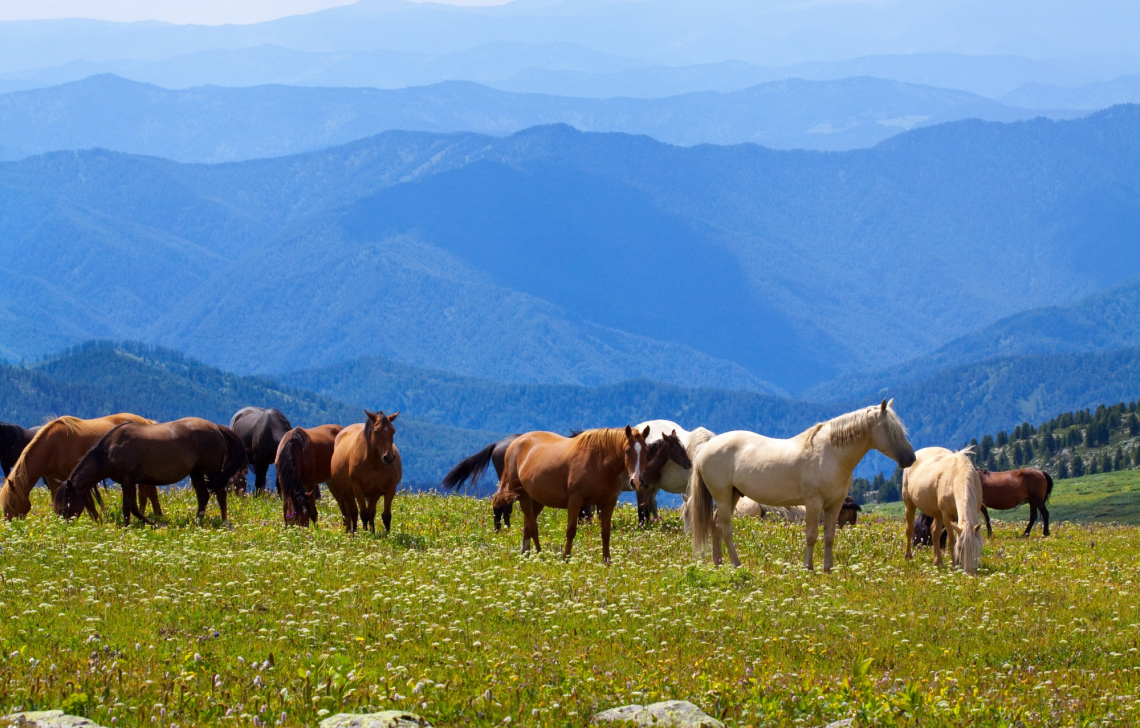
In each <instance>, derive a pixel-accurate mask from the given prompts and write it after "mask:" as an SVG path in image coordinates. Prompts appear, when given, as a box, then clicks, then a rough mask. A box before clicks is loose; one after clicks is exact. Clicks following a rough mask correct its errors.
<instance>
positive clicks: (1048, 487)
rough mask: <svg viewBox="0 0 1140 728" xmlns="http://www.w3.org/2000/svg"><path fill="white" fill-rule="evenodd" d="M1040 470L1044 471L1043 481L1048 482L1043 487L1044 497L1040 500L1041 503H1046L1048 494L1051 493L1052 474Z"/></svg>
mask: <svg viewBox="0 0 1140 728" xmlns="http://www.w3.org/2000/svg"><path fill="white" fill-rule="evenodd" d="M1041 472H1043V473H1045V482H1047V483H1048V484H1049V485H1047V486H1046V487H1045V499H1044V500H1042V501H1041V502H1042V503H1048V502H1049V496H1050V495H1052V494H1053V476H1052V475H1049V473H1046V472H1045V471H1044V470H1042V471H1041Z"/></svg>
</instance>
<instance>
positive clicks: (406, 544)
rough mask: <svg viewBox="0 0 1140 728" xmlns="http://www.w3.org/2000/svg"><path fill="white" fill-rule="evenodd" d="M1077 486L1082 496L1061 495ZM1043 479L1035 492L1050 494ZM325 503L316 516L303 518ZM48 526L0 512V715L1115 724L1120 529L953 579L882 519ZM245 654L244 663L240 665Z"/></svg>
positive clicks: (1120, 654) (454, 516)
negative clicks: (808, 541) (376, 714)
mask: <svg viewBox="0 0 1140 728" xmlns="http://www.w3.org/2000/svg"><path fill="white" fill-rule="evenodd" d="M1088 480H1090V481H1094V482H1099V476H1098V479H1088ZM1059 487H1060V486H1059ZM323 504H324V507H325V508H326V509H327V508H328V507H329V505H330V503H329V502H328V501H327V500H326V501H323ZM164 505H165V509H166V511H167V512H168V513H169V514H171V516H172V520H171V522H170V523H169V524H167V525H165V526H163V527H161V528H158V529H150V528H145V527H138V526H135V527H131V528H122V527H120V526H118V525H115V524H114V523H112V522H108V521H104V522H103V523H98V524H97V523H93V522H92V521H90V520H89V519H86V518H84V519H81V520H77V521H74V522H72V523H65V522H63V521H61V520H60V519H58V518H56V517H55V516H54V515H50V514H49V513H48V512H47V508H46V499H45V494H44V492H43V491H42V490H39V489H37V493H36V500H35V501H34V507H33V514H32V516H31V517H29V518H28V519H26V520H23V521H15V522H12V523H0V648H2V652H3V657H2V660H0V710H4V711H8V710H14V709H16V708H24V709H33V708H36V709H40V708H44V709H46V708H58V707H66V708H67V709H69V710H71V711H73V712H82V713H85V714H87V715H88V716H90V717H92V718H94V719H95V720H96V721H97V722H99V723H101V724H102V725H107V726H110V725H112V724H114V725H115V726H135V725H139V726H142V725H146V726H156V725H158V726H163V727H164V728H165V727H166V726H171V725H177V726H179V728H184V727H185V726H203V725H223V726H249V725H253V724H254V719H255V718H256V719H257V720H258V722H259V723H265V722H268V723H270V724H276V723H277V721H279V720H282V716H284V719H283V721H282V724H283V725H287V726H301V725H315V723H316V722H317V720H318V719H319V717H320V716H321V715H324V714H325V711H329V712H334V713H335V712H338V711H341V710H367V709H372V710H375V709H381V708H384V709H387V708H402V709H408V710H414V711H416V712H418V713H420V714H422V715H424V716H426V717H428V718H429V719H430V720H431V721H432V722H433V723H434V724H435V725H437V726H461V725H462V726H467V725H477V726H491V725H498V726H502V725H504V724H505V722H506V719H507V718H510V719H511V723H512V724H513V725H527V726H530V725H535V726H581V725H585V723H586V722H587V720H588V719H589V716H590V715H592V714H593V712H595V711H597V710H600V709H604V708H609V707H613V706H616V705H621V704H625V703H631V702H638V703H645V702H651V701H656V700H661V699H669V698H685V699H689V700H692V701H693V702H695V703H697V704H698V705H700V706H701V707H703V708H704V709H705V710H706V711H708V712H710V713H714V714H716V715H717V716H720V717H723V719H724V720H725V721H726V722H727V723H728V724H730V725H734V726H739V725H754V726H786V725H793V726H794V725H804V726H818V725H821V724H824V723H826V722H827V721H830V720H835V719H838V718H843V717H848V716H854V717H856V718H857V720H858V723H859V724H860V725H896V724H897V725H909V726H918V725H921V726H960V725H971V726H1015V725H1028V726H1042V725H1044V726H1053V725H1057V726H1078V725H1079V726H1085V725H1092V724H1097V725H1099V724H1102V723H1115V724H1118V725H1134V724H1135V723H1136V714H1137V713H1138V712H1140V708H1138V706H1140V701H1138V700H1137V689H1138V687H1140V672H1138V671H1140V657H1138V655H1140V653H1138V651H1137V650H1138V648H1140V606H1138V605H1140V599H1138V598H1137V597H1138V594H1137V592H1138V585H1140V559H1138V556H1140V545H1138V544H1140V538H1138V536H1140V532H1138V531H1137V529H1136V528H1134V527H1130V526H1105V525H1094V526H1083V525H1073V524H1068V525H1061V526H1059V527H1058V528H1057V531H1056V534H1055V535H1054V536H1053V537H1052V538H1050V539H1042V538H1033V539H1021V538H1018V537H1017V534H1018V531H1019V526H1018V525H1015V524H1012V523H1008V524H1006V523H1003V524H998V528H997V532H996V534H995V536H996V537H995V539H994V540H992V541H987V542H986V544H985V550H984V553H983V559H982V568H981V571H980V573H979V575H978V576H976V577H970V576H966V575H964V574H962V573H960V572H956V571H953V570H950V569H948V568H943V569H937V568H935V567H934V566H933V565H932V564H931V555H930V552H929V550H920V551H919V553H918V554H917V557H916V559H915V560H914V561H913V562H909V563H908V562H906V561H905V560H904V559H903V556H902V551H903V543H902V538H903V536H902V530H903V529H902V523H901V521H899V520H897V519H888V518H882V517H878V516H872V517H870V518H867V519H864V522H861V523H860V524H859V525H858V526H856V527H854V528H849V529H845V530H844V531H843V532H842V533H841V535H840V537H839V541H838V548H837V568H836V570H835V572H834V573H832V574H830V575H824V574H818V573H817V574H809V573H806V572H804V571H803V570H802V569H801V568H800V566H799V563H800V560H801V553H802V545H803V531H802V528H798V527H795V526H792V525H788V524H781V523H773V522H769V521H757V520H738V521H737V524H738V527H737V534H738V536H737V542H738V545H739V548H740V551H741V557H742V558H743V560H744V563H745V567H744V568H742V569H739V570H732V569H729V568H723V569H715V568H713V567H711V566H710V565H709V564H708V563H707V560H701V561H700V562H699V563H697V562H694V559H693V556H692V554H691V549H690V542H689V540H688V538H687V536H686V535H685V534H684V532H683V531H682V530H681V528H680V525H679V523H678V522H677V518H676V516H675V514H673V513H667V514H666V520H665V522H664V523H663V524H661V525H658V526H655V527H653V528H650V529H646V530H639V529H638V528H637V527H636V517H635V513H634V512H633V511H632V510H631V509H629V508H623V509H620V510H619V513H618V517H617V523H616V526H615V531H614V562H613V564H612V565H611V566H609V567H606V566H603V565H602V564H601V563H600V560H601V559H600V544H599V540H600V539H599V534H598V530H599V529H598V526H597V525H596V524H595V525H592V526H586V527H583V528H581V529H580V530H579V537H578V541H577V549H576V551H575V555H574V557H573V558H572V559H571V560H570V561H569V563H565V562H563V561H562V560H561V559H560V558H559V557H558V555H557V553H556V552H557V551H558V545H559V543H560V542H561V532H562V529H563V528H564V523H565V519H564V516H563V514H562V513H548V514H544V516H543V531H542V534H543V538H544V542H545V544H546V546H547V547H548V548H549V549H550V550H548V551H544V552H543V553H542V554H541V555H531V556H526V557H524V556H520V555H519V554H518V553H517V549H518V538H519V534H518V530H519V529H518V525H516V527H515V528H514V529H513V530H512V531H509V532H508V531H504V532H502V533H495V532H494V531H493V530H492V528H491V518H490V516H491V509H490V506H489V505H488V503H487V502H486V501H476V500H472V499H467V498H457V497H450V498H443V497H439V496H431V495H420V496H403V495H402V496H401V497H399V498H398V499H397V501H396V503H395V507H394V511H395V518H394V528H393V533H392V535H391V536H389V537H384V536H372V535H366V534H362V535H358V536H356V537H355V538H348V537H346V536H345V535H344V534H343V533H342V532H341V531H340V530H339V528H337V527H336V523H335V521H333V520H332V519H331V518H329V519H326V520H325V521H324V522H323V523H322V527H321V528H320V529H318V530H301V529H285V528H283V527H282V526H281V525H280V518H281V512H280V509H279V505H278V502H277V501H276V500H275V499H272V498H266V499H250V500H245V501H242V500H238V501H237V502H236V503H235V504H234V506H233V510H232V513H231V519H232V521H233V522H234V524H235V528H234V529H233V530H232V531H231V530H225V529H222V528H220V527H219V526H218V524H217V521H216V519H215V520H214V521H213V522H211V523H208V524H207V525H205V526H202V527H199V526H197V525H195V524H193V523H192V522H191V520H190V519H189V518H188V515H189V514H190V513H191V512H192V508H193V506H192V505H191V498H190V496H189V494H187V493H178V494H173V493H172V494H169V495H167V496H166V498H165V500H164ZM267 662H268V663H269V664H266V663H267Z"/></svg>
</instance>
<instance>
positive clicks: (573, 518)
mask: <svg viewBox="0 0 1140 728" xmlns="http://www.w3.org/2000/svg"><path fill="white" fill-rule="evenodd" d="M581 508H582V498H581V497H574V498H570V500H569V501H567V503H566V548H564V549H562V558H563V559H567V560H568V559H569V558H570V550H571V549H572V548H573V547H574V536H575V535H576V534H577V533H578V516H579V515H580V510H581Z"/></svg>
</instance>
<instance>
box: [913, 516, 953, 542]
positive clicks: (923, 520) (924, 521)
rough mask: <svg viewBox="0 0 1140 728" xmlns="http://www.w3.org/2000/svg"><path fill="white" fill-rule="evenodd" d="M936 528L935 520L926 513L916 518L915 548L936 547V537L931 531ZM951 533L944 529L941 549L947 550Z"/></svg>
mask: <svg viewBox="0 0 1140 728" xmlns="http://www.w3.org/2000/svg"><path fill="white" fill-rule="evenodd" d="M933 528H934V519H933V518H932V517H930V516H928V515H926V514H925V513H919V514H918V515H917V516H915V517H914V545H915V546H932V545H934V536H933V534H932V533H931V530H932V529H933ZM948 535H949V532H948V531H947V530H946V529H942V538H941V539H940V541H939V543H940V544H941V548H946V539H947V537H948Z"/></svg>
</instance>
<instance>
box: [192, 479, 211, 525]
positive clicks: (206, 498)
mask: <svg viewBox="0 0 1140 728" xmlns="http://www.w3.org/2000/svg"><path fill="white" fill-rule="evenodd" d="M190 485H192V486H194V495H196V496H197V497H198V512H197V513H196V514H195V516H196V517H197V519H198V520H199V521H201V520H202V519H203V518H205V517H206V507H207V506H208V505H210V491H208V490H206V476H204V475H203V474H202V473H190Z"/></svg>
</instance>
